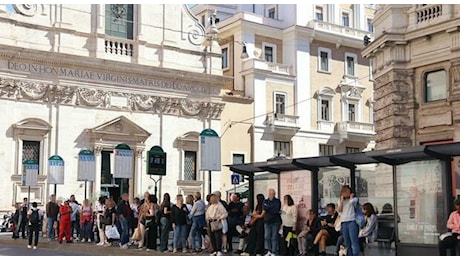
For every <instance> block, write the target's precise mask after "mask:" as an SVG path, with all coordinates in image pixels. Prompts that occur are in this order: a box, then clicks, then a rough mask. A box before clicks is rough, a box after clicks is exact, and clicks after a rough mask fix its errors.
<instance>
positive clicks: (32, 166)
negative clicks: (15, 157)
mask: <svg viewBox="0 0 460 260" xmlns="http://www.w3.org/2000/svg"><path fill="white" fill-rule="evenodd" d="M24 171H25V173H24V175H25V177H26V178H25V180H24V185H25V186H29V187H30V186H32V187H34V186H37V185H38V163H37V162H36V161H34V160H26V161H24Z"/></svg>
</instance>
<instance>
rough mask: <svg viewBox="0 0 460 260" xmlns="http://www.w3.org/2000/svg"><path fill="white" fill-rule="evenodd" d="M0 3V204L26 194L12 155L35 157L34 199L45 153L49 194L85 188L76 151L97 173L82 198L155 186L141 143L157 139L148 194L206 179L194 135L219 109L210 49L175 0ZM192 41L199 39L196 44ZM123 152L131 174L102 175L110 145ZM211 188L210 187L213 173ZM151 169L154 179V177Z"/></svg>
mask: <svg viewBox="0 0 460 260" xmlns="http://www.w3.org/2000/svg"><path fill="white" fill-rule="evenodd" d="M2 7H3V8H0V27H1V28H2V29H1V30H0V49H1V51H0V111H1V112H2V119H1V120H0V132H1V133H2V135H0V147H2V149H1V150H0V172H1V173H0V174H1V179H2V180H3V181H2V182H0V190H2V191H3V196H1V197H0V210H9V209H11V206H12V205H13V204H14V203H16V202H22V198H23V197H27V195H28V187H26V186H23V183H22V181H21V178H22V177H21V176H22V173H23V172H24V169H23V164H22V162H23V161H24V160H27V159H33V160H36V161H37V162H38V164H39V176H38V185H37V186H34V187H31V192H30V198H31V201H37V202H39V203H40V204H43V203H45V202H46V201H47V199H48V195H49V194H52V193H54V187H53V185H48V178H47V175H48V168H49V167H48V158H50V157H51V156H53V155H59V156H61V157H62V158H63V160H64V162H65V177H64V184H63V185H57V195H58V196H62V197H68V196H70V195H71V194H75V195H76V198H77V200H82V199H83V196H84V191H85V188H84V187H83V182H81V181H77V169H78V166H77V165H78V154H79V152H80V151H81V150H82V149H90V150H92V151H94V153H95V156H96V180H95V182H92V183H90V184H89V185H88V191H87V192H88V197H90V198H92V199H95V198H96V197H98V196H100V195H101V194H103V193H104V192H109V193H110V196H112V197H114V198H117V196H119V195H120V193H122V192H129V194H130V196H131V198H132V197H134V196H139V195H142V193H143V192H144V191H150V192H151V193H153V192H154V182H153V181H152V180H151V179H150V178H149V176H148V175H147V174H146V165H147V162H146V152H147V151H148V150H150V148H151V147H153V146H156V145H158V146H161V147H162V148H163V150H164V151H165V152H166V153H167V175H166V176H164V177H162V180H161V181H159V183H158V184H159V190H158V191H159V194H163V193H165V192H169V193H170V194H171V195H172V196H174V195H175V194H177V193H186V194H189V193H191V192H193V191H203V189H204V187H206V186H207V181H208V180H207V179H206V178H205V175H204V174H202V172H200V160H199V142H198V138H199V133H200V132H201V131H202V130H203V129H206V128H212V129H213V130H215V131H216V132H217V133H218V134H220V131H221V123H220V116H221V113H222V111H223V109H224V107H225V103H224V102H222V99H221V95H220V93H221V90H222V89H224V88H226V87H227V86H229V85H230V83H231V80H229V79H228V77H224V76H222V70H221V56H220V51H221V50H220V46H219V45H218V43H217V42H216V41H215V40H213V39H214V36H215V35H213V34H207V32H206V31H205V28H204V27H203V26H202V25H201V24H200V22H199V20H197V19H196V18H195V17H194V16H193V14H191V12H190V10H189V9H188V8H187V7H186V6H185V5H163V4H151V5H124V4H112V5H98V4H92V5H85V4H82V5H57V4H49V5H40V4H38V5H37V4H31V5H20V4H17V5H13V7H14V11H8V12H1V10H5V8H4V6H2ZM203 43H208V44H207V47H206V46H205V45H206V44H205V45H203ZM121 143H125V144H127V145H128V146H129V147H130V148H131V149H132V150H133V151H134V159H133V161H134V163H133V169H132V172H130V173H128V174H129V175H130V176H132V178H129V179H113V176H112V175H111V173H113V154H112V153H113V150H114V148H115V147H116V146H117V145H118V144H121ZM214 176H215V177H213V179H212V182H213V183H212V185H213V187H215V188H217V187H219V186H220V177H219V175H218V174H215V175H214ZM158 178H159V177H158V176H157V177H155V179H156V180H158Z"/></svg>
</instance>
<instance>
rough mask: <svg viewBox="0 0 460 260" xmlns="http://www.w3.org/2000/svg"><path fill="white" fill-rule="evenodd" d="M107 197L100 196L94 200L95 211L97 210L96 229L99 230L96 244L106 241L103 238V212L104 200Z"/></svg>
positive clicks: (100, 244) (99, 244)
mask: <svg viewBox="0 0 460 260" xmlns="http://www.w3.org/2000/svg"><path fill="white" fill-rule="evenodd" d="M106 199H107V197H106V196H101V197H99V199H98V201H97V202H96V211H97V215H96V216H97V229H98V231H99V243H97V245H98V246H103V245H105V244H106V243H107V241H106V238H105V227H104V213H105V201H106Z"/></svg>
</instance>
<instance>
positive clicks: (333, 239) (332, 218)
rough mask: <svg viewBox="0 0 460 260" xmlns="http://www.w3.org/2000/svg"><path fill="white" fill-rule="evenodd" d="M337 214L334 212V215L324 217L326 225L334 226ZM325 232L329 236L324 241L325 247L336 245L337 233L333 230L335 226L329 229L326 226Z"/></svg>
mask: <svg viewBox="0 0 460 260" xmlns="http://www.w3.org/2000/svg"><path fill="white" fill-rule="evenodd" d="M338 215H339V213H338V212H337V211H336V212H335V213H334V215H327V217H326V223H327V224H335V220H336V219H337V216H338ZM325 229H326V230H327V233H328V234H329V237H328V238H327V240H326V245H335V244H337V239H338V238H339V235H340V234H339V232H337V231H336V230H335V225H334V226H333V227H330V226H329V225H327V226H326V227H325Z"/></svg>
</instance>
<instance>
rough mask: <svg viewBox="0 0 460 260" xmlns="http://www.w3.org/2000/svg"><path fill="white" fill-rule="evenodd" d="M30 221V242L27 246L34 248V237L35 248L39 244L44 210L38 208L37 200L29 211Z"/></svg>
mask: <svg viewBox="0 0 460 260" xmlns="http://www.w3.org/2000/svg"><path fill="white" fill-rule="evenodd" d="M27 218H28V220H29V221H28V223H29V225H28V226H29V244H28V245H27V248H32V237H33V238H34V249H37V245H38V233H39V232H40V225H41V220H42V218H43V212H42V211H41V210H39V209H38V208H37V202H33V203H32V208H31V209H30V210H29V211H28V212H27Z"/></svg>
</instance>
